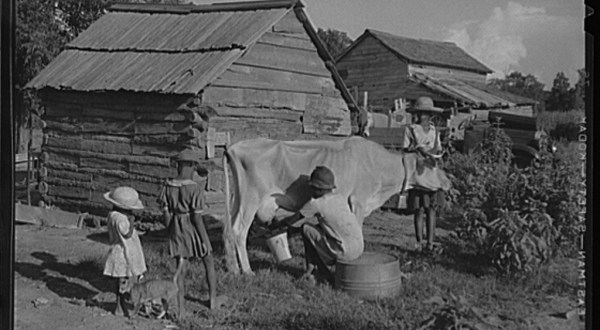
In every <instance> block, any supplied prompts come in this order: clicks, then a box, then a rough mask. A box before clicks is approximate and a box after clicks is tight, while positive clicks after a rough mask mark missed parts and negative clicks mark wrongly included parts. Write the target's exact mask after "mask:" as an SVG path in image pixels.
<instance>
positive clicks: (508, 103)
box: [410, 74, 538, 108]
mask: <svg viewBox="0 0 600 330" xmlns="http://www.w3.org/2000/svg"><path fill="white" fill-rule="evenodd" d="M410 79H412V80H413V81H415V82H417V83H420V84H422V85H424V86H425V87H427V88H429V89H431V90H433V91H435V92H437V93H440V94H443V95H446V96H448V97H450V98H452V99H455V100H457V101H460V102H462V103H464V104H470V105H473V106H475V107H478V108H498V107H512V106H515V105H534V104H536V103H538V102H537V101H535V100H532V99H529V98H526V97H522V96H518V95H515V94H511V93H508V92H504V91H501V90H499V89H497V88H495V87H492V86H488V85H485V84H481V83H475V82H466V81H462V80H458V79H451V78H434V77H430V76H427V75H425V74H414V75H412V76H411V78H410Z"/></svg>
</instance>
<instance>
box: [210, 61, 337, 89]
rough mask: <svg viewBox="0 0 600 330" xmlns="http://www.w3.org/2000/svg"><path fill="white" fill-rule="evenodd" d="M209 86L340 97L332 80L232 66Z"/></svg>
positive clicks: (329, 78)
mask: <svg viewBox="0 0 600 330" xmlns="http://www.w3.org/2000/svg"><path fill="white" fill-rule="evenodd" d="M211 86H218V87H231V88H249V89H262V90H274V91H287V92H296V93H310V94H325V93H327V94H329V95H338V96H339V95H340V92H339V91H338V90H337V89H336V87H335V83H334V82H333V79H332V78H331V76H330V77H316V76H312V75H304V74H299V73H293V72H286V71H281V70H272V69H267V68H257V67H251V66H242V65H235V64H234V65H232V66H231V67H230V68H229V69H227V71H225V72H224V73H223V75H221V76H220V77H219V78H218V79H216V80H215V81H213V82H212V83H211Z"/></svg>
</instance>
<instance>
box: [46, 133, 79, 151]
mask: <svg viewBox="0 0 600 330" xmlns="http://www.w3.org/2000/svg"><path fill="white" fill-rule="evenodd" d="M45 140H46V144H45V145H46V146H51V147H60V148H68V149H81V143H82V140H83V139H82V138H81V136H79V135H71V136H69V135H56V134H47V135H46V137H45Z"/></svg>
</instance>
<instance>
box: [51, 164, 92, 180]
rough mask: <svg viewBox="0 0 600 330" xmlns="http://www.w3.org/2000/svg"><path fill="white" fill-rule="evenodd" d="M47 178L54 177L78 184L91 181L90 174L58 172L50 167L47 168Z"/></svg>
mask: <svg viewBox="0 0 600 330" xmlns="http://www.w3.org/2000/svg"><path fill="white" fill-rule="evenodd" d="M47 177H54V178H59V179H66V180H75V181H79V182H90V181H91V180H92V175H91V174H90V173H80V172H76V171H69V170H58V169H55V168H52V167H49V168H48V175H47Z"/></svg>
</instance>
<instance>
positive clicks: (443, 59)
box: [337, 29, 493, 73]
mask: <svg viewBox="0 0 600 330" xmlns="http://www.w3.org/2000/svg"><path fill="white" fill-rule="evenodd" d="M369 36H372V37H373V38H375V39H377V40H379V41H380V42H381V43H382V44H383V45H384V46H386V48H388V49H389V50H391V51H392V52H394V53H395V54H396V55H397V56H400V57H402V58H403V59H405V60H406V61H408V62H409V63H414V64H427V65H436V66H444V67H449V68H458V69H463V70H469V71H474V72H479V73H491V72H493V71H492V70H491V69H490V68H488V67H487V66H485V65H484V64H482V63H481V62H479V61H478V60H476V59H475V58H474V57H472V56H471V55H469V54H468V53H467V52H465V51H464V50H463V49H462V48H460V47H458V46H457V45H456V44H455V43H453V42H445V41H433V40H425V39H412V38H406V37H400V36H397V35H393V34H390V33H386V32H381V31H376V30H373V29H367V30H365V32H364V33H363V34H362V35H361V36H360V37H359V38H358V39H357V40H356V41H355V42H354V43H353V44H352V45H350V47H348V48H347V49H346V50H345V51H344V52H343V53H342V54H341V55H340V56H339V57H338V59H337V61H338V62H339V61H341V60H342V59H343V58H344V56H345V55H346V54H348V53H349V52H350V51H351V50H352V49H353V48H354V47H355V46H356V45H358V44H360V42H361V41H362V40H364V39H365V38H367V37H369Z"/></svg>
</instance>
